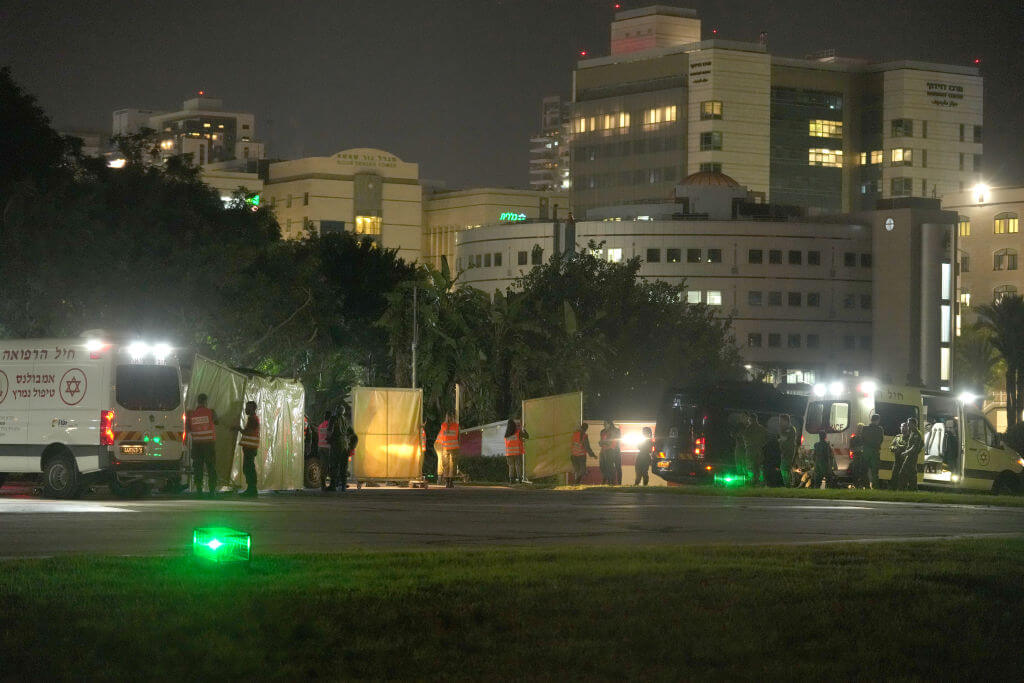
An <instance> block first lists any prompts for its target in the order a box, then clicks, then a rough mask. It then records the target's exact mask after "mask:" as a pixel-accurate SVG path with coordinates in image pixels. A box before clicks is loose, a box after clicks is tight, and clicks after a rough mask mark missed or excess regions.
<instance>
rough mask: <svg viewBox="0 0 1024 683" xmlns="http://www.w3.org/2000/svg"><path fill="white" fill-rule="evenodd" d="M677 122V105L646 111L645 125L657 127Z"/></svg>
mask: <svg viewBox="0 0 1024 683" xmlns="http://www.w3.org/2000/svg"><path fill="white" fill-rule="evenodd" d="M675 120H676V105H674V104H673V105H672V106H669V107H655V108H654V109H645V110H644V125H645V126H656V125H658V124H659V123H671V122H673V121H675Z"/></svg>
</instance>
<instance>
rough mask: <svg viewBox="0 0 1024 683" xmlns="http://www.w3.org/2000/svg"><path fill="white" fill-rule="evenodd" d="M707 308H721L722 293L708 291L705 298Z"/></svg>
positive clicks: (712, 290)
mask: <svg viewBox="0 0 1024 683" xmlns="http://www.w3.org/2000/svg"><path fill="white" fill-rule="evenodd" d="M707 303H708V306H721V305H722V292H720V291H718V290H714V289H709V290H708V296H707Z"/></svg>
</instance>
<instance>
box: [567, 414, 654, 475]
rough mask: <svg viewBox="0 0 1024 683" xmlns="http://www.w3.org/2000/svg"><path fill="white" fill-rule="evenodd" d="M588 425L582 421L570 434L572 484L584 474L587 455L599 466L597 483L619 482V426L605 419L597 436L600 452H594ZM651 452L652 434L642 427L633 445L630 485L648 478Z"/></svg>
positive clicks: (620, 468) (648, 428) (620, 455)
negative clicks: (599, 477)
mask: <svg viewBox="0 0 1024 683" xmlns="http://www.w3.org/2000/svg"><path fill="white" fill-rule="evenodd" d="M589 429H590V427H589V425H588V424H587V423H586V422H584V423H583V424H581V425H580V426H579V427H578V428H577V429H576V431H575V432H573V434H572V444H571V447H570V451H569V459H570V461H571V462H572V477H573V484H575V485H577V486H578V485H580V484H582V483H583V479H584V478H585V477H586V476H587V458H588V457H589V458H593V459H595V460H597V461H598V467H600V468H601V483H602V484H604V485H607V486H619V485H621V484H622V430H621V429H619V428H618V427H617V426H616V425H615V422H613V421H612V420H605V422H604V429H602V430H601V435H600V438H599V440H598V446H599V447H600V455H599V456H598V455H594V449H593V448H591V446H590V437H589V435H588V434H587V432H588V431H589ZM653 455H654V434H653V432H652V431H651V428H650V427H644V428H643V438H642V439H641V440H640V443H639V444H638V445H637V455H636V460H635V461H634V462H633V469H634V471H635V473H636V477H635V481H634V482H633V486H640V485H643V486H647V484H648V483H649V481H650V474H649V473H650V470H651V462H652V460H653Z"/></svg>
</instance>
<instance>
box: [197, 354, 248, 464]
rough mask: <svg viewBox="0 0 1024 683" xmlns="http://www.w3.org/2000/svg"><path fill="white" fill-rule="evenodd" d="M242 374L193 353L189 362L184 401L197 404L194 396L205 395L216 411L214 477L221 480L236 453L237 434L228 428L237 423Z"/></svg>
mask: <svg viewBox="0 0 1024 683" xmlns="http://www.w3.org/2000/svg"><path fill="white" fill-rule="evenodd" d="M245 379H246V378H245V375H243V374H242V373H240V372H235V371H234V370H232V369H231V368H228V367H226V366H224V365H221V364H220V363H215V362H214V361H212V360H210V359H209V358H204V357H203V356H198V355H197V356H196V360H195V363H194V364H193V366H192V379H191V381H190V382H189V385H188V396H187V397H186V400H185V405H186V408H187V409H188V410H192V409H193V408H195V407H196V396H198V395H199V394H206V395H207V403H206V405H207V406H208V407H209V408H211V409H212V410H213V411H214V412H215V413H217V419H218V421H219V422H220V424H219V425H217V442H216V444H215V446H214V448H215V449H216V453H217V481H219V482H220V483H221V484H224V483H225V482H227V481H228V479H229V478H230V477H231V464H232V462H233V460H234V455H235V444H236V443H237V442H238V435H237V434H236V432H235V431H234V430H233V429H231V428H232V427H234V426H237V425H238V416H239V415H240V414H241V413H242V407H243V405H244V398H243V397H244V395H245Z"/></svg>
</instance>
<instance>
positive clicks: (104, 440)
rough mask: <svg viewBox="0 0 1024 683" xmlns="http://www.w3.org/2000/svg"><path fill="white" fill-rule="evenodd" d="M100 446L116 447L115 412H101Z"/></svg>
mask: <svg viewBox="0 0 1024 683" xmlns="http://www.w3.org/2000/svg"><path fill="white" fill-rule="evenodd" d="M100 445H101V446H113V445H114V411H113V410H101V411H100Z"/></svg>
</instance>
